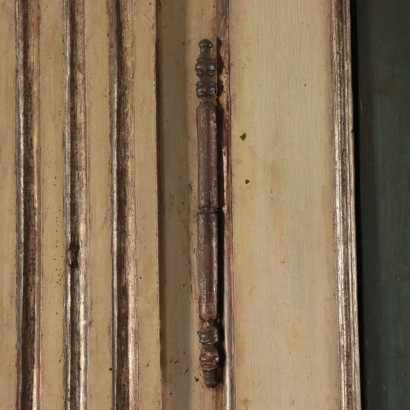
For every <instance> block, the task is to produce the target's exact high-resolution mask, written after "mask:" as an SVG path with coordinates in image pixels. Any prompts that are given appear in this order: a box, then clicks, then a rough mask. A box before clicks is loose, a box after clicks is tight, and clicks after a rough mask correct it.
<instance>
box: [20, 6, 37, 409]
mask: <svg viewBox="0 0 410 410" xmlns="http://www.w3.org/2000/svg"><path fill="white" fill-rule="evenodd" d="M15 5H16V37H17V38H16V43H17V44H16V52H17V84H16V86H17V90H16V93H17V98H16V99H17V107H16V118H17V181H18V182H17V184H18V187H17V191H18V195H17V197H18V203H17V206H18V229H17V231H18V250H17V255H18V309H19V316H18V326H19V329H18V334H19V337H18V347H19V356H18V367H17V369H18V398H17V407H18V408H22V409H32V408H35V409H36V408H38V407H39V404H40V286H41V260H40V258H41V251H40V230H41V222H40V219H41V218H40V184H39V178H40V172H39V164H40V141H39V140H40V100H39V83H40V73H39V28H40V10H39V1H37V0H36V1H31V2H26V1H23V0H17V1H16V3H15Z"/></svg>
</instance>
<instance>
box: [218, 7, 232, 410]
mask: <svg viewBox="0 0 410 410" xmlns="http://www.w3.org/2000/svg"><path fill="white" fill-rule="evenodd" d="M229 16H230V1H229V0H220V1H218V2H217V9H216V22H217V29H216V30H217V45H216V49H217V74H218V83H217V89H218V99H217V113H216V115H217V126H218V139H219V145H220V147H219V178H220V185H219V193H220V195H219V201H220V203H221V209H222V215H223V234H222V236H223V243H222V245H221V248H222V255H223V269H222V271H223V285H222V289H223V292H222V293H223V296H222V301H223V302H222V303H223V314H222V317H223V325H224V326H223V328H224V329H223V330H224V349H225V366H224V384H223V389H224V394H223V397H224V399H223V400H224V401H223V406H224V407H223V408H224V409H226V410H231V409H234V408H235V368H234V365H235V360H234V353H235V349H234V347H235V345H234V314H233V312H234V306H233V301H234V295H233V229H232V156H231V50H230V36H229Z"/></svg>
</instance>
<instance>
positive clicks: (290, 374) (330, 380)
mask: <svg viewBox="0 0 410 410" xmlns="http://www.w3.org/2000/svg"><path fill="white" fill-rule="evenodd" d="M330 15H331V9H330V2H327V1H325V0H308V1H306V0H293V1H290V2H278V1H273V2H272V1H264V2H261V1H254V0H251V1H244V0H239V1H235V2H232V3H231V17H230V21H231V60H232V68H231V70H232V71H231V76H232V77H231V92H232V169H233V187H232V189H233V229H234V231H233V235H234V237H233V241H234V277H235V286H234V303H235V308H234V311H235V366H236V394H237V401H236V405H237V409H238V410H245V409H246V410H248V409H255V410H256V409H280V410H282V409H292V408H295V409H303V410H310V409H312V410H313V409H327V410H331V409H337V408H339V402H340V397H339V396H340V394H339V385H338V382H339V380H338V372H339V368H338V322H337V310H336V298H335V293H336V271H335V266H336V264H335V239H334V230H333V206H334V203H335V177H334V172H335V169H334V146H333V94H332V72H331V51H332V50H331V24H330V23H331V21H330ZM244 134H246V138H245V135H244ZM241 136H243V137H242V138H241Z"/></svg>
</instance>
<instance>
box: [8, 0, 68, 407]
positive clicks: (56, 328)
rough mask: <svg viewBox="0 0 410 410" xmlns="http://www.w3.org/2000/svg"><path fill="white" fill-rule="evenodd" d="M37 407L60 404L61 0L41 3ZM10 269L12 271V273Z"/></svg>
mask: <svg viewBox="0 0 410 410" xmlns="http://www.w3.org/2000/svg"><path fill="white" fill-rule="evenodd" d="M40 8H41V12H42V19H41V22H42V24H41V29H40V40H39V41H40V73H41V74H40V75H41V78H40V151H41V154H40V158H41V159H40V164H41V168H40V169H41V171H40V172H41V179H40V181H41V185H40V192H41V200H40V208H41V226H42V229H41V253H42V255H41V267H42V268H41V269H42V282H41V283H42V286H41V325H40V328H41V342H40V355H41V359H40V363H41V365H40V366H41V382H40V383H41V394H40V403H41V405H40V406H41V408H44V409H47V410H54V409H55V410H59V409H63V408H64V406H63V404H64V401H63V400H64V386H65V377H64V363H65V359H64V354H65V351H64V315H65V308H64V294H65V285H66V280H65V272H64V263H65V243H64V242H65V237H64V202H63V192H64V148H63V145H64V81H65V80H64V74H65V71H64V66H65V56H64V44H63V33H64V31H63V30H64V26H63V24H62V10H63V9H62V2H59V1H58V2H56V1H54V2H48V1H47V0H42V1H41V2H40ZM13 274H15V273H14V272H13Z"/></svg>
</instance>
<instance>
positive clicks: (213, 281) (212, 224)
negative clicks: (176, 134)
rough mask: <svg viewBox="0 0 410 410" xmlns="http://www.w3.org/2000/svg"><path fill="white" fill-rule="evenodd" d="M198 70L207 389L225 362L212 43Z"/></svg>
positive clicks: (205, 46)
mask: <svg viewBox="0 0 410 410" xmlns="http://www.w3.org/2000/svg"><path fill="white" fill-rule="evenodd" d="M199 47H200V54H199V57H198V59H197V62H196V65H195V70H196V74H197V75H198V77H199V81H198V82H197V84H196V95H197V97H198V98H199V106H198V108H197V110H196V124H197V134H198V253H197V261H198V282H199V317H200V319H201V328H200V330H199V332H198V334H199V341H200V343H201V354H200V359H199V360H200V364H201V367H202V369H203V373H204V381H205V384H206V386H208V387H215V386H216V385H217V384H218V382H219V367H220V362H221V357H220V351H219V347H218V343H219V328H218V325H219V323H218V213H219V205H218V149H217V130H216V105H215V97H216V84H215V82H214V80H213V77H214V75H215V71H216V60H215V59H214V58H212V56H211V49H212V47H213V45H212V43H211V41H209V40H202V41H201V42H200V43H199Z"/></svg>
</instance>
